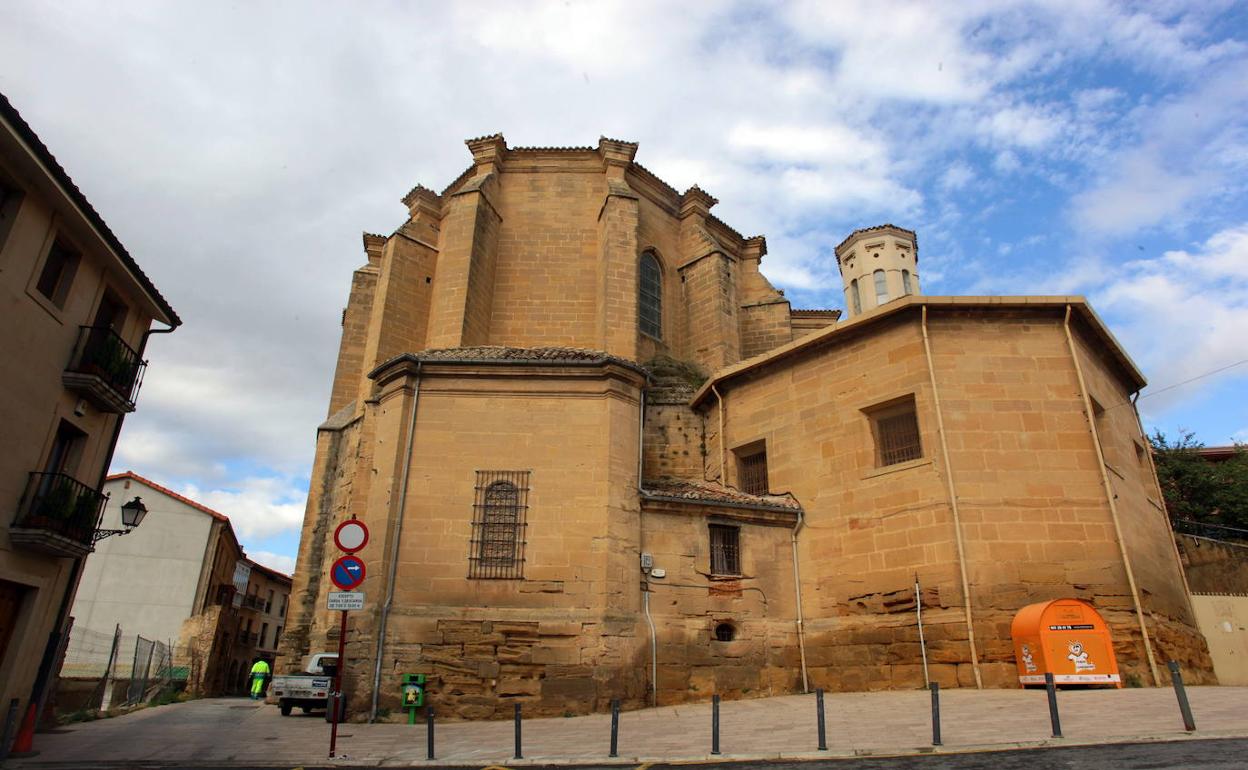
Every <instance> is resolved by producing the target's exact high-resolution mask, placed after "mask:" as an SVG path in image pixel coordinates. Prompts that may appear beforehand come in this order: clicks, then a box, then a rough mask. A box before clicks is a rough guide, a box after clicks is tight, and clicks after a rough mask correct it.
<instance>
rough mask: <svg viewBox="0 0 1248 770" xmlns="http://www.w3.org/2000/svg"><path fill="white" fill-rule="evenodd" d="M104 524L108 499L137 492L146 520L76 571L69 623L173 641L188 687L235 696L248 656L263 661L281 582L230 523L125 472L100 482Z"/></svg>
mask: <svg viewBox="0 0 1248 770" xmlns="http://www.w3.org/2000/svg"><path fill="white" fill-rule="evenodd" d="M104 491H105V493H106V494H108V496H109V502H108V504H107V505H106V507H105V510H104V520H103V525H104V526H105V527H112V526H115V525H117V524H118V523H119V521H120V519H119V517H120V512H119V507H118V503H117V501H119V500H121V499H123V498H124V499H126V500H130V499H132V498H134V497H136V496H138V497H140V498H141V499H142V500H143V503H144V505H145V506H146V507H147V510H148V517H147V519H146V520H145V521H144V524H143V526H142V527H139V528H137V529H135V530H134V531H133V532H131V533H129V534H128V535H127V536H125V537H115V538H110V539H107V540H103V541H101V542H100V543H99V544H98V545H97V547H96V553H95V554H94V555H93V556H92V557H91V559H90V560H89V561H88V562H87V565H86V568H85V569H84V571H83V580H82V587H81V588H80V589H79V591H78V596H77V598H76V599H75V600H74V606H73V611H72V614H73V617H74V625H75V627H78V628H85V629H90V630H92V631H99V632H104V633H111V632H112V631H113V629H114V628H115V627H116V626H117V625H120V626H121V628H122V631H123V633H126V634H138V635H142V636H145V637H147V638H149V639H154V640H158V641H162V642H164V641H167V642H171V643H174V644H173V646H174V650H175V663H176V664H177V665H180V666H187V667H188V668H189V672H188V675H189V682H188V687H189V688H190V689H192V690H194V691H197V692H204V693H207V694H219V693H235V692H242V691H243V687H244V685H245V682H246V675H245V672H244V673H242V674H240V671H243V670H244V669H245V670H250V668H251V663H252V662H253V661H254V660H255V658H256V657H265V658H267V659H268V660H269V661H272V660H273V658H274V654H275V648H276V644H275V643H274V638H275V636H276V634H278V633H280V626H281V625H282V622H283V621H282V612H283V611H284V608H285V606H286V604H287V602H288V601H289V594H290V577H289V576H286V575H283V574H282V573H280V572H277V571H275V570H272V569H270V568H268V567H265V566H263V565H260V564H257V563H256V562H254V561H251V560H250V559H248V558H247V556H246V553H245V552H244V551H243V548H242V546H241V545H240V544H239V542H238V537H237V535H236V534H235V532H234V528H233V526H232V525H231V524H230V520H229V518H228V517H227V516H226V515H225V514H223V513H220V512H218V511H215V510H213V509H212V508H209V507H208V506H206V505H203V504H202V503H199V502H196V501H195V500H192V499H190V498H188V497H185V496H184V495H180V494H178V493H177V492H174V491H173V490H172V489H169V488H168V487H165V486H162V485H160V484H158V483H156V482H154V481H152V480H150V479H147V478H144V477H143V476H140V475H139V474H137V473H134V472H133V471H127V472H125V473H120V474H115V475H112V476H109V477H108V480H107V481H106V482H105V485H104Z"/></svg>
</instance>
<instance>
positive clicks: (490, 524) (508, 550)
mask: <svg viewBox="0 0 1248 770" xmlns="http://www.w3.org/2000/svg"><path fill="white" fill-rule="evenodd" d="M528 500H529V471H477V486H476V499H475V501H474V502H473V506H472V541H471V550H470V553H469V555H468V577H470V578H484V579H498V580H519V579H523V578H524V542H525V540H524V535H525V533H524V528H525V513H526V512H527V510H528V507H529V506H528Z"/></svg>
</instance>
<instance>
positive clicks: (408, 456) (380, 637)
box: [368, 361, 422, 723]
mask: <svg viewBox="0 0 1248 770" xmlns="http://www.w3.org/2000/svg"><path fill="white" fill-rule="evenodd" d="M421 363H422V362H421V361H417V362H416V384H415V385H414V386H413V388H412V414H411V417H410V418H409V419H408V421H407V447H406V448H405V449H404V450H403V475H402V476H401V477H400V480H399V507H398V512H397V513H396V514H395V516H396V520H395V523H394V541H393V543H392V545H391V547H390V569H389V570H388V571H387V575H386V603H385V604H384V605H382V607H381V619H380V621H379V622H378V624H377V626H378V627H377V658H376V660H374V661H373V700H372V704H371V705H370V706H369V709H368V721H369V722H370V723H372V722H376V721H377V698H378V697H379V696H380V694H381V693H380V692H379V690H380V688H381V658H382V656H383V654H384V653H385V650H386V623H387V622H388V621H389V619H390V608H391V606H393V605H394V582H395V576H396V574H397V573H398V571H399V540H400V539H401V537H402V535H403V517H404V514H405V512H406V511H407V479H408V476H409V474H410V471H411V467H412V447H413V445H414V444H415V443H416V407H417V405H419V404H420V368H421Z"/></svg>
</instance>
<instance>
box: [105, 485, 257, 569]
mask: <svg viewBox="0 0 1248 770" xmlns="http://www.w3.org/2000/svg"><path fill="white" fill-rule="evenodd" d="M104 480H105V481H123V480H131V481H137V482H139V483H140V484H143V485H146V486H148V487H151V488H152V489H154V490H156V491H157V492H160V493H161V494H162V495H168V496H169V497H172V498H173V499H174V500H177V501H178V502H179V503H183V504H185V505H189V506H190V507H192V508H194V509H195V510H197V511H201V512H203V513H206V514H208V515H209V516H211V517H212V518H214V519H216V520H217V521H220V522H222V523H224V524H225V529H226V531H227V532H229V533H230V537H231V538H233V539H234V543H235V544H236V545H238V550H239V551H243V545H242V543H241V542H239V539H238V535H237V534H235V532H234V525H233V524H231V523H230V517H229V516H226V515H225V514H224V513H221V512H220V511H214V510H213V509H211V508H209V507H208V506H206V505H204V504H203V503H197V502H195V501H194V500H192V499H191V498H189V497H186V496H185V495H179V494H178V493H177V492H174V491H173V490H172V489H170V488H169V487H166V486H162V485H160V484H157V483H156V482H155V481H152V480H151V479H148V478H144V477H143V476H140V475H139V474H137V473H135V472H134V471H126V472H125V473H114V474H112V475H111V476H108V477H107V478H105V479H104ZM243 555H244V556H246V551H243Z"/></svg>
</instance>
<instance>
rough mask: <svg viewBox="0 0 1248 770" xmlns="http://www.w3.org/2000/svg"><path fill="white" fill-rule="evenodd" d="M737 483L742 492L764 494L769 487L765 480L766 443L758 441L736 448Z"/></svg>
mask: <svg viewBox="0 0 1248 770" xmlns="http://www.w3.org/2000/svg"><path fill="white" fill-rule="evenodd" d="M736 454H737V483H738V485H739V486H740V487H741V491H742V492H746V493H748V494H751V495H765V494H767V492H768V490H769V489H770V488H771V486H770V484H768V482H767V445H766V444H764V443H763V442H761V441H759V442H757V443H754V444H751V445H749V446H748V447H743V448H741V449H738V450H736Z"/></svg>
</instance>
